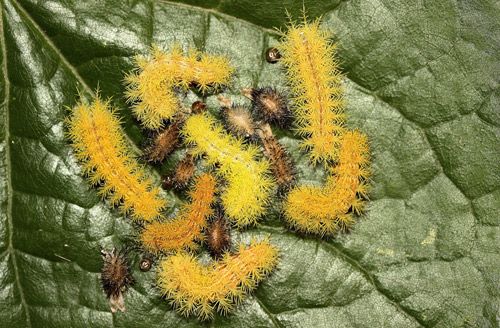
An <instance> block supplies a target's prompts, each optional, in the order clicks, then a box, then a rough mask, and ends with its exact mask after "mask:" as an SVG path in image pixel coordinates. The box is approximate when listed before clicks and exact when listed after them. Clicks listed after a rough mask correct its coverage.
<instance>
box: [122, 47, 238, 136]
mask: <svg viewBox="0 0 500 328" xmlns="http://www.w3.org/2000/svg"><path fill="white" fill-rule="evenodd" d="M135 62H136V68H135V71H134V72H132V73H131V74H129V75H128V76H127V77H126V78H125V82H126V84H127V97H128V100H129V102H131V103H133V112H134V114H135V115H136V116H137V118H138V119H139V120H140V121H141V123H142V124H143V126H145V127H146V128H149V129H158V128H160V127H161V126H162V125H163V122H164V120H168V119H171V118H172V117H174V115H175V114H176V113H177V112H178V109H179V104H178V100H177V98H176V96H175V94H174V90H173V88H174V87H180V88H183V89H187V88H189V87H190V86H191V85H194V86H196V87H197V88H198V89H199V90H200V91H202V92H207V91H209V90H210V89H217V88H219V87H221V86H223V85H226V84H228V83H229V81H230V78H231V75H232V72H233V70H234V69H233V68H232V67H231V65H230V64H229V61H228V59H227V58H226V57H223V56H212V55H208V54H205V53H202V52H199V51H196V50H191V51H189V52H188V55H184V53H183V51H182V49H181V48H180V47H178V46H176V47H174V48H173V49H172V50H171V51H170V52H164V51H162V50H160V49H159V48H156V47H155V48H153V49H152V54H151V56H150V57H149V58H146V57H143V56H139V57H137V58H136V60H135Z"/></svg>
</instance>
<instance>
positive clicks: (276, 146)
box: [258, 124, 295, 191]
mask: <svg viewBox="0 0 500 328" xmlns="http://www.w3.org/2000/svg"><path fill="white" fill-rule="evenodd" d="M258 135H259V137H260V140H261V141H262V145H263V146H264V154H265V155H266V157H267V158H268V159H269V162H270V163H271V171H272V172H273V175H274V178H275V180H276V184H277V185H278V187H279V189H280V191H286V190H288V188H290V187H291V186H292V184H293V183H294V182H295V169H294V166H293V163H292V160H291V158H290V156H288V153H287V151H286V149H285V148H284V147H283V146H282V145H281V144H280V143H279V142H278V140H277V139H276V138H275V137H274V135H273V132H272V130H271V127H270V126H269V124H263V125H261V126H260V128H259V130H258Z"/></svg>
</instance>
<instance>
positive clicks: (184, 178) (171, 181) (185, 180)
mask: <svg viewBox="0 0 500 328" xmlns="http://www.w3.org/2000/svg"><path fill="white" fill-rule="evenodd" d="M195 169H196V167H195V159H194V157H193V155H192V154H191V153H187V154H186V155H185V156H184V158H183V159H181V160H180V161H179V163H177V165H176V166H175V169H174V172H173V173H171V174H167V175H165V176H164V177H163V178H162V186H163V188H164V189H171V188H174V189H176V190H183V189H184V188H186V187H187V185H188V184H189V181H190V180H191V178H192V177H193V175H194V171H195Z"/></svg>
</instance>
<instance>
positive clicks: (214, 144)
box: [182, 114, 272, 227]
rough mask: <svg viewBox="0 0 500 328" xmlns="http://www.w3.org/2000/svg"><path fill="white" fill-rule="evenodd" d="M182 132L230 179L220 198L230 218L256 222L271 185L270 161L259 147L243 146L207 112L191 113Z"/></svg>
mask: <svg viewBox="0 0 500 328" xmlns="http://www.w3.org/2000/svg"><path fill="white" fill-rule="evenodd" d="M182 135H183V136H184V139H185V142H186V143H187V144H188V145H191V146H193V152H194V154H198V155H202V154H205V155H206V159H207V162H208V164H211V165H216V164H218V166H219V169H218V170H217V173H218V174H219V175H220V176H221V177H222V178H224V179H225V180H226V181H227V187H226V189H225V190H224V192H223V193H222V195H221V200H222V205H223V206H224V209H225V211H226V214H227V215H228V217H229V219H230V220H231V221H232V222H233V223H234V224H235V225H236V226H238V227H244V226H247V225H250V224H255V223H256V222H257V220H258V218H259V217H260V216H261V215H262V214H264V213H265V211H266V203H267V201H268V198H269V193H270V190H271V187H272V181H271V180H270V179H269V178H268V177H267V173H268V163H267V161H265V160H257V159H256V158H257V154H258V148H257V147H256V146H253V145H249V146H247V147H244V146H243V144H242V141H241V140H239V139H237V138H234V137H232V136H231V135H229V134H227V133H226V132H225V131H224V129H223V128H222V126H221V125H220V124H218V123H216V122H215V120H214V119H213V118H212V117H210V116H208V115H205V114H198V115H193V116H191V117H189V118H188V119H187V120H186V122H185V124H184V129H183V130H182Z"/></svg>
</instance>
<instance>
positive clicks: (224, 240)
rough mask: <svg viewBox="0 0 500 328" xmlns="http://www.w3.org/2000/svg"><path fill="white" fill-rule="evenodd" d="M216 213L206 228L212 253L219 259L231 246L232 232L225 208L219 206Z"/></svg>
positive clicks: (207, 240) (207, 241)
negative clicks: (225, 214)
mask: <svg viewBox="0 0 500 328" xmlns="http://www.w3.org/2000/svg"><path fill="white" fill-rule="evenodd" d="M215 213H216V216H215V218H214V220H213V221H212V222H210V225H209V226H208V228H207V230H206V243H207V246H208V250H209V252H210V255H212V257H213V258H215V259H218V258H220V257H221V256H222V255H223V254H224V252H227V251H229V249H230V248H231V232H230V228H229V224H228V222H227V220H226V218H225V217H224V212H223V210H222V209H221V208H219V209H217V210H216V211H215Z"/></svg>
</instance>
